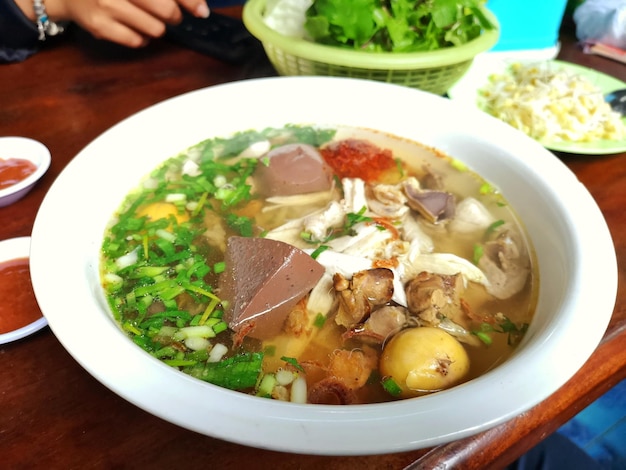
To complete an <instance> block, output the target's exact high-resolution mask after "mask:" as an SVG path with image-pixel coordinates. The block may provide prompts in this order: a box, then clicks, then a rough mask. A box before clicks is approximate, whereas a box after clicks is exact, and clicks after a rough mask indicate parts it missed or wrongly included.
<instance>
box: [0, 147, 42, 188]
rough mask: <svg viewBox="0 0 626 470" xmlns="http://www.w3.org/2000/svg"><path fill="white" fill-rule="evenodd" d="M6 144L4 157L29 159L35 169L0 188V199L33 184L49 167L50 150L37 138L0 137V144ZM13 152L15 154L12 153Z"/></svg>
mask: <svg viewBox="0 0 626 470" xmlns="http://www.w3.org/2000/svg"><path fill="white" fill-rule="evenodd" d="M4 145H7V146H8V152H7V157H6V158H20V159H24V160H29V161H31V162H32V163H34V164H35V165H36V166H37V169H36V170H35V171H34V172H32V173H31V174H30V175H28V176H27V177H26V178H24V179H23V180H21V181H18V182H17V183H15V184H12V185H11V186H8V187H6V188H4V189H0V199H1V198H3V197H7V196H10V195H11V194H14V193H17V192H18V191H21V190H22V189H24V188H26V187H28V186H30V185H31V184H34V183H36V182H37V180H39V179H40V178H41V177H42V176H43V175H44V174H45V173H46V171H48V168H50V163H51V161H52V156H51V155H50V150H49V149H48V147H46V146H45V145H44V144H42V143H41V142H39V141H38V140H34V139H31V138H29V137H15V136H8V137H0V146H4ZM12 153H15V155H12Z"/></svg>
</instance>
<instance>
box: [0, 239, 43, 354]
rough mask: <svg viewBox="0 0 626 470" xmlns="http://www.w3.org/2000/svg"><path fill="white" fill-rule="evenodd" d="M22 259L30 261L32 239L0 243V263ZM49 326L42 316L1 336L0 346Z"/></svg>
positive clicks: (8, 240) (10, 240)
mask: <svg viewBox="0 0 626 470" xmlns="http://www.w3.org/2000/svg"><path fill="white" fill-rule="evenodd" d="M20 258H26V259H30V237H18V238H9V239H7V240H2V241H0V263H5V262H7V261H11V260H14V259H20ZM47 324H48V321H47V320H46V317H44V316H42V317H41V318H38V319H37V320H35V321H34V322H32V323H29V324H28V325H25V326H23V327H21V328H18V329H17V330H13V331H9V332H7V333H2V334H0V344H6V343H11V342H13V341H17V340H18V339H22V338H25V337H26V336H29V335H32V334H33V333H35V332H37V331H39V330H41V329H42V328H43V327H44V326H46V325H47Z"/></svg>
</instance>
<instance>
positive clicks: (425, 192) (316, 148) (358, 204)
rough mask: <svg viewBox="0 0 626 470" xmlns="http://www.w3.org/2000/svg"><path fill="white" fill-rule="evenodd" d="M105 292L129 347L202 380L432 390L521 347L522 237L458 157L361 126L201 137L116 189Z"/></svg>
mask: <svg viewBox="0 0 626 470" xmlns="http://www.w3.org/2000/svg"><path fill="white" fill-rule="evenodd" d="M101 275H102V285H103V288H104V290H105V293H106V296H107V299H108V303H109V306H110V309H111V311H112V314H113V316H114V318H115V320H116V321H117V322H118V323H119V325H120V327H121V329H122V330H123V331H124V333H125V334H127V335H128V336H129V338H131V339H132V340H133V341H134V342H135V343H136V344H137V345H138V346H140V347H141V348H143V349H144V350H145V351H146V352H147V353H148V354H151V355H153V356H155V357H157V358H159V359H160V360H162V361H163V362H165V363H166V364H169V365H170V366H172V367H175V368H177V369H179V370H180V371H181V372H182V373H186V374H189V375H191V376H193V377H196V378H197V379H199V380H204V381H207V382H210V383H213V384H216V385H219V386H222V387H226V388H229V389H232V390H236V391H239V392H242V393H247V394H252V395H257V396H261V397H267V398H272V399H276V400H284V401H292V402H297V403H312V404H343V405H347V404H357V403H377V402H385V401H393V400H398V399H404V398H411V397H417V396H421V395H425V394H430V393H435V392H437V391H439V390H443V389H446V388H449V387H453V386H455V385H458V384H460V383H463V382H465V381H468V380H471V379H472V378H475V377H478V376H480V375H481V374H483V373H485V372H486V371H488V370H490V369H492V368H493V367H496V366H497V365H498V364H500V363H502V362H503V361H505V360H506V359H507V357H508V356H509V355H510V354H511V353H512V352H513V351H514V349H515V347H516V345H517V344H518V343H519V342H520V340H521V339H522V337H523V336H524V334H525V332H526V329H527V327H528V325H529V323H530V321H531V319H532V316H533V313H534V310H535V305H536V299H537V285H538V283H537V266H536V262H535V259H534V254H533V250H532V247H531V245H530V242H529V240H528V238H527V236H526V233H525V231H524V228H523V225H522V224H521V222H520V221H519V220H518V219H517V217H516V214H515V212H514V210H513V209H512V208H511V207H510V206H509V205H508V204H507V201H506V200H505V199H504V198H503V197H502V195H501V194H499V192H498V191H497V190H496V189H495V188H493V187H492V186H491V185H490V184H489V183H488V182H486V181H484V180H483V179H482V178H481V177H480V176H479V175H477V174H475V173H474V172H472V171H471V170H469V169H467V168H466V167H465V166H464V165H463V164H461V163H460V162H459V161H458V160H455V159H453V158H451V157H450V156H447V155H444V154H442V153H441V152H439V151H437V150H435V149H432V148H428V147H426V146H423V145H421V144H419V143H416V142H412V141H409V140H407V139H401V138H398V137H395V136H392V135H388V134H384V133H381V132H376V131H372V130H368V129H359V128H350V127H337V128H317V127H312V126H300V125H288V126H285V127H284V128H269V129H265V130H263V131H254V130H250V131H245V132H240V133H237V134H235V135H232V136H229V137H224V138H222V137H219V138H212V139H208V140H206V141H203V142H200V143H199V144H197V145H195V146H193V147H191V148H189V149H187V150H185V151H183V152H182V153H181V154H179V155H177V156H175V157H173V158H170V159H169V160H167V161H165V162H164V163H163V164H162V165H160V166H159V167H158V168H157V169H155V170H154V171H153V172H152V173H151V174H150V175H148V176H147V177H146V178H144V180H143V181H141V182H140V183H139V186H138V187H137V188H136V189H134V190H133V191H131V192H130V193H129V194H128V196H127V198H126V199H125V201H124V202H123V203H122V205H121V207H120V209H119V210H118V212H117V213H116V214H115V215H114V216H113V218H112V220H111V222H110V225H109V227H108V228H107V231H106V233H105V236H104V242H103V245H102V260H101Z"/></svg>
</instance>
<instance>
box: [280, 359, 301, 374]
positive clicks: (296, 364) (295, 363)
mask: <svg viewBox="0 0 626 470" xmlns="http://www.w3.org/2000/svg"><path fill="white" fill-rule="evenodd" d="M280 359H281V360H282V361H285V362H286V363H287V364H291V365H292V366H293V367H295V368H296V369H298V370H299V371H300V372H304V367H302V366H301V365H300V363H299V362H298V360H297V359H296V358H295V357H287V356H282V357H281V358H280Z"/></svg>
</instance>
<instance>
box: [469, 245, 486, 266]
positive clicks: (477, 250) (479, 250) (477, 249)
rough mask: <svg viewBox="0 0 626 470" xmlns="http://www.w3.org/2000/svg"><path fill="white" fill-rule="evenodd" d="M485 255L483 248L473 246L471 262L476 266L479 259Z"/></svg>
mask: <svg viewBox="0 0 626 470" xmlns="http://www.w3.org/2000/svg"><path fill="white" fill-rule="evenodd" d="M484 253H485V248H484V247H483V246H482V245H474V254H473V256H472V260H473V261H474V264H476V265H478V263H479V261H480V258H482V256H483V254H484Z"/></svg>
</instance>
